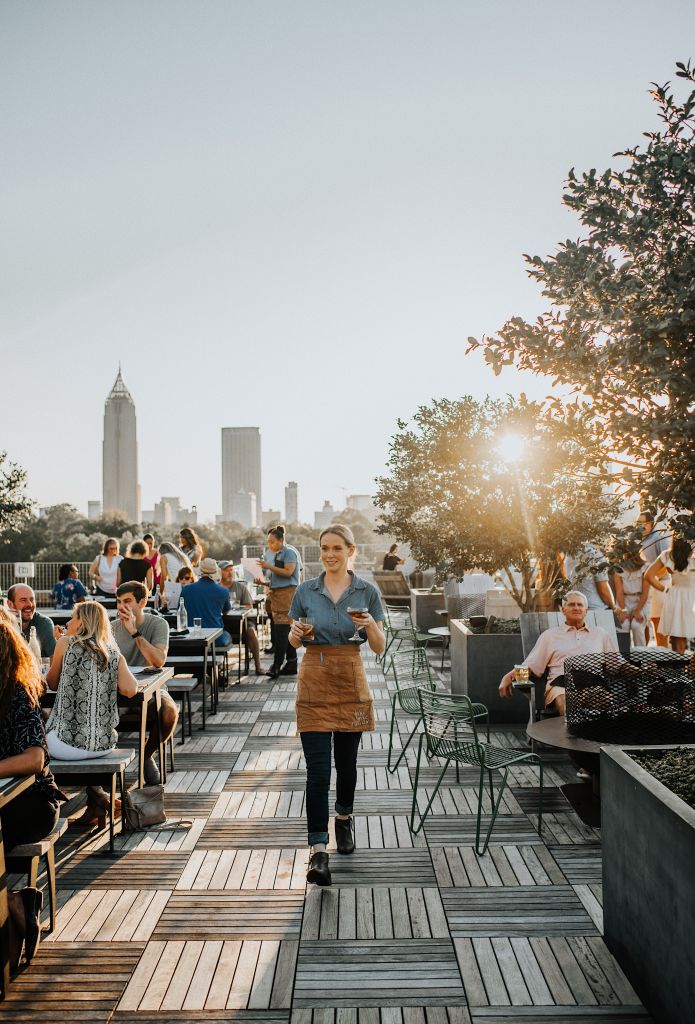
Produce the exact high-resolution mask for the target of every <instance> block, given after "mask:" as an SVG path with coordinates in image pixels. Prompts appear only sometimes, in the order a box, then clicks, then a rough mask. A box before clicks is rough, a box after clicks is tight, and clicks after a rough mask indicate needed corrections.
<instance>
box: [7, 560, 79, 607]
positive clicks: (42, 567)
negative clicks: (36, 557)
mask: <svg viewBox="0 0 695 1024" xmlns="http://www.w3.org/2000/svg"><path fill="white" fill-rule="evenodd" d="M16 564H17V563H16V562H0V590H2V592H3V594H6V593H7V591H8V590H9V588H10V587H11V586H12V585H13V584H14V583H28V584H29V586H30V587H32V588H33V590H34V591H35V593H36V603H37V604H39V605H42V606H43V607H46V606H47V605H50V604H51V591H52V590H53V587H54V586H55V585H56V583H57V582H58V573H59V571H60V567H61V565H64V564H65V563H64V562H34V563H33V565H34V575H33V576H30V577H27V578H24V577H21V576H15V565H16ZM73 564H74V565H76V566H77V571H78V572H79V574H80V579H81V580H82V582H83V583H84V585H85V587H87V589H88V590H89V585H90V580H89V567H90V565H91V564H92V563H91V562H74V563H73Z"/></svg>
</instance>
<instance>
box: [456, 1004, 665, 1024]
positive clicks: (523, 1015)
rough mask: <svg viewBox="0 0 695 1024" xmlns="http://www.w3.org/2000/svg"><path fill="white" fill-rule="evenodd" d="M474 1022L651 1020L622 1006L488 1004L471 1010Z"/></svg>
mask: <svg viewBox="0 0 695 1024" xmlns="http://www.w3.org/2000/svg"><path fill="white" fill-rule="evenodd" d="M471 1021H472V1022H473V1024H650V1022H651V1021H652V1018H651V1017H650V1016H649V1014H648V1013H647V1012H646V1010H635V1009H631V1008H626V1007H624V1006H616V1007H607V1006H597V1007H588V1006H571V1007H570V1006H566V1007H558V1006H548V1007H540V1006H514V1007H510V1008H509V1009H507V1010H505V1009H504V1008H502V1007H498V1006H491V1007H487V1008H480V1009H475V1010H471Z"/></svg>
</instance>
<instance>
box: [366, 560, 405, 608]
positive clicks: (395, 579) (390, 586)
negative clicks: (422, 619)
mask: <svg viewBox="0 0 695 1024" xmlns="http://www.w3.org/2000/svg"><path fill="white" fill-rule="evenodd" d="M372 575H373V577H374V582H375V583H376V585H377V587H378V588H379V590H380V591H381V594H382V597H383V598H384V599H385V600H386V601H387V602H388V604H398V605H404V604H407V605H408V607H410V586H409V585H408V581H407V579H406V578H405V576H404V575H403V573H402V572H399V571H398V570H397V569H395V570H391V571H388V570H384V569H374V571H373V573H372Z"/></svg>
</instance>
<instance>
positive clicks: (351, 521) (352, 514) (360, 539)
mask: <svg viewBox="0 0 695 1024" xmlns="http://www.w3.org/2000/svg"><path fill="white" fill-rule="evenodd" d="M333 522H334V523H343V524H344V525H345V526H349V527H350V529H351V530H352V535H353V537H354V538H355V543H357V544H374V543H375V542H376V540H377V537H376V531H375V529H374V527H373V526H372V524H371V523H370V521H369V520H368V519H367V517H366V516H365V515H364V514H363V513H362V512H359V511H358V510H357V509H354V508H346V509H343V511H342V512H338V513H337V515H335V516H333Z"/></svg>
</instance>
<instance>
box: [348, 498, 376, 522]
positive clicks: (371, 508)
mask: <svg viewBox="0 0 695 1024" xmlns="http://www.w3.org/2000/svg"><path fill="white" fill-rule="evenodd" d="M346 507H347V508H349V509H352V511H353V512H359V513H360V515H363V516H364V517H365V519H368V520H369V522H370V523H372V524H374V523H375V522H376V520H377V518H378V516H379V509H378V508H377V507H376V505H375V504H374V499H373V498H372V496H371V494H348V496H347V501H346Z"/></svg>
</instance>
